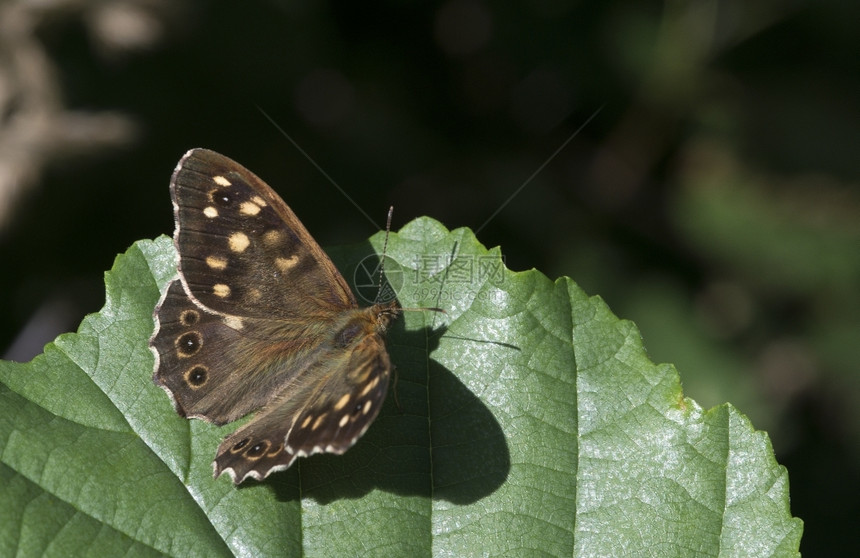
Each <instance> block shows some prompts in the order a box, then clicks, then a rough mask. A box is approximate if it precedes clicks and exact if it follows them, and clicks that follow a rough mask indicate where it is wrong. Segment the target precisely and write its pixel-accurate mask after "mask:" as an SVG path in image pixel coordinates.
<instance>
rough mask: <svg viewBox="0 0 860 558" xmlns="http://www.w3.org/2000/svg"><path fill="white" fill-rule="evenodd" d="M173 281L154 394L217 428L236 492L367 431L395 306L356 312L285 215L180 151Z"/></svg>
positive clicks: (234, 171)
mask: <svg viewBox="0 0 860 558" xmlns="http://www.w3.org/2000/svg"><path fill="white" fill-rule="evenodd" d="M171 195H172V197H173V203H174V211H175V217H176V232H175V234H174V244H175V245H176V249H177V253H178V261H177V271H178V274H179V277H178V279H176V280H175V281H173V282H171V283H170V285H169V286H168V288H167V289H166V291H165V293H164V295H163V296H162V299H161V301H160V302H159V304H158V306H157V307H156V309H155V312H154V317H155V332H154V333H153V336H152V338H151V340H150V347H151V348H152V350H153V352H154V354H155V357H156V358H155V371H154V374H153V378H154V380H155V383H156V384H158V385H159V386H161V387H162V388H164V389H165V391H167V393H168V394H169V395H170V397H171V399H172V400H173V402H174V406H175V408H176V410H177V412H179V414H181V415H183V416H187V417H196V418H202V419H204V420H207V421H210V422H214V423H216V424H223V423H226V422H231V421H233V420H235V419H237V418H240V417H242V416H244V415H245V414H247V413H250V412H253V411H258V410H259V412H258V413H257V415H256V416H254V417H253V418H252V419H251V420H250V421H249V422H248V423H247V424H246V425H244V426H243V427H242V428H240V429H239V430H237V431H236V432H235V433H234V434H232V435H231V436H229V437H227V438H226V439H225V441H224V442H223V443H222V444H221V446H220V447H219V449H218V453H217V457H216V461H215V463H214V468H215V475H216V476H218V475H219V474H221V473H222V472H227V473H229V474H230V476H231V477H233V480H234V482H236V483H237V484H238V483H240V482H242V481H243V480H244V479H245V478H247V477H249V476H250V477H253V478H257V479H262V478H265V477H267V476H268V475H269V474H270V473H271V472H272V471H276V470H281V469H285V468H287V467H289V465H290V464H291V463H292V462H293V461H294V460H295V458H296V457H301V456H305V455H310V454H313V453H318V452H331V453H343V452H344V451H346V450H347V449H348V448H349V447H350V446H352V445H353V444H354V443H355V442H356V440H357V439H358V438H359V437H360V436H361V435H362V434H363V433H364V432H365V431H366V430H367V428H368V426H369V425H370V423H371V422H373V420H374V418H376V415H377V414H378V413H379V409H380V408H381V406H382V402H383V400H384V398H385V393H386V390H387V387H388V378H389V375H390V371H391V364H390V362H389V358H388V353H387V352H386V350H385V344H384V341H383V334H384V333H385V329H386V326H387V324H388V323H389V322H390V321H391V320H392V319H394V317H395V316H396V315H397V313H398V311H399V307H398V306H397V305H396V303H394V302H392V303H389V304H385V305H375V306H373V307H371V308H366V309H359V308H358V305H357V304H356V301H355V298H354V296H353V295H352V293H351V291H350V290H349V287H348V286H347V284H346V281H344V279H343V277H342V276H341V275H340V273H339V272H338V271H337V270H336V269H335V267H334V265H333V264H332V262H331V260H330V259H329V258H328V256H326V254H325V253H324V252H323V251H322V250H321V249H320V247H319V246H318V245H317V243H316V242H315V241H314V240H313V238H312V237H311V236H310V234H309V233H308V232H307V230H306V229H305V228H304V226H303V225H302V224H301V222H299V220H298V218H297V217H296V216H295V214H294V213H293V212H292V211H291V210H290V208H289V207H287V205H286V204H285V203H284V202H283V200H281V198H280V197H278V195H277V194H275V192H274V191H273V190H272V189H271V188H269V187H268V186H267V185H266V184H265V183H264V182H263V181H262V180H260V179H259V178H257V177H256V176H255V175H254V174H253V173H251V172H250V171H248V170H247V169H245V168H244V167H242V166H241V165H239V164H238V163H236V162H234V161H232V160H230V159H228V158H227V157H224V156H223V155H219V154H217V153H215V152H213V151H209V150H205V149H192V150H191V151H189V152H188V153H186V154H185V156H184V157H183V158H182V160H180V162H179V165H177V167H176V170H175V171H174V173H173V178H172V180H171Z"/></svg>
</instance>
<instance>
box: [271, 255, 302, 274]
mask: <svg viewBox="0 0 860 558" xmlns="http://www.w3.org/2000/svg"><path fill="white" fill-rule="evenodd" d="M298 262H299V257H298V256H296V255H295V254H293V255H292V256H290V257H289V258H275V265H276V266H278V269H280V270H281V271H289V270H290V269H292V268H293V267H295V265H296V264H297V263H298Z"/></svg>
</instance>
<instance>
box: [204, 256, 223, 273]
mask: <svg viewBox="0 0 860 558" xmlns="http://www.w3.org/2000/svg"><path fill="white" fill-rule="evenodd" d="M206 265H208V266H209V267H211V268H212V269H217V270H219V271H220V270H222V269H226V268H227V258H222V257H220V256H207V257H206Z"/></svg>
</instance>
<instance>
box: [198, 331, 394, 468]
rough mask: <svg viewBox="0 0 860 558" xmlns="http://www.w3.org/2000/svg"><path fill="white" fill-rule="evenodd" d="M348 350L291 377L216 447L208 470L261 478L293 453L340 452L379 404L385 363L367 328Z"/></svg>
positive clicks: (285, 462) (387, 365)
mask: <svg viewBox="0 0 860 558" xmlns="http://www.w3.org/2000/svg"><path fill="white" fill-rule="evenodd" d="M353 343H354V344H353V345H352V349H353V350H351V351H349V352H341V353H340V354H334V351H333V352H332V353H331V354H329V355H328V356H329V358H327V359H320V360H319V361H318V362H317V363H316V367H315V368H314V369H313V370H309V371H308V372H309V373H308V374H307V376H306V377H305V378H306V380H310V379H312V381H303V380H302V379H297V381H296V382H295V384H294V385H292V386H291V388H290V390H289V391H286V392H284V393H283V394H281V395H280V396H279V397H278V398H276V399H274V400H273V401H272V402H271V403H270V404H269V405H268V406H266V407H265V408H264V409H262V410H261V411H260V412H259V413H258V414H257V415H256V416H255V417H254V419H253V420H252V421H250V422H249V423H248V424H246V425H245V426H243V427H241V428H240V429H238V430H237V431H236V432H234V433H233V434H231V435H230V436H228V437H227V438H226V439H225V440H224V441H223V442H222V443H221V445H220V446H219V448H218V454H217V457H216V458H215V463H214V470H215V475H216V476H218V475H220V474H222V473H224V472H226V473H228V474H230V476H231V477H232V478H233V482H235V483H237V484H238V483H240V482H242V481H243V480H244V479H245V478H247V477H249V476H250V477H253V478H255V479H258V480H260V479H263V478H266V477H267V476H269V474H271V473H272V472H274V471H279V470H283V469H286V468H288V467H289V466H290V465H291V464H292V462H293V461H294V460H295V459H296V458H297V457H306V456H309V455H313V454H315V453H322V452H328V453H338V454H340V453H343V452H345V451H346V450H347V449H349V448H350V447H352V445H353V444H355V442H356V441H357V440H358V438H359V437H361V435H362V434H364V432H365V431H366V430H367V428H368V426H369V425H370V424H371V423H372V422H373V420H374V419H375V418H376V416H377V415H378V414H379V410H380V409H381V408H382V403H383V401H384V400H385V394H386V392H387V390H388V381H389V378H390V375H391V362H390V361H389V358H388V353H387V352H386V351H385V345H384V341H383V339H382V337H381V336H380V335H379V334H377V333H373V332H368V333H367V334H366V335H363V336H362V337H359V338H356V339H355V340H354V341H353Z"/></svg>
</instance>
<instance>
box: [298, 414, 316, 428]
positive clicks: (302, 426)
mask: <svg viewBox="0 0 860 558" xmlns="http://www.w3.org/2000/svg"><path fill="white" fill-rule="evenodd" d="M313 418H314V416H313V415H308V416H307V417H305V420H303V421H302V425H301V428H307V427H308V425H309V424H310V423H311V419H313Z"/></svg>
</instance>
